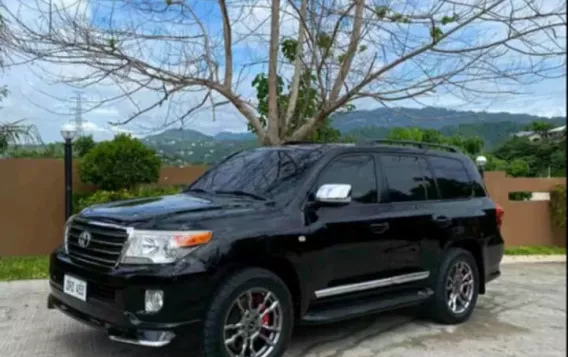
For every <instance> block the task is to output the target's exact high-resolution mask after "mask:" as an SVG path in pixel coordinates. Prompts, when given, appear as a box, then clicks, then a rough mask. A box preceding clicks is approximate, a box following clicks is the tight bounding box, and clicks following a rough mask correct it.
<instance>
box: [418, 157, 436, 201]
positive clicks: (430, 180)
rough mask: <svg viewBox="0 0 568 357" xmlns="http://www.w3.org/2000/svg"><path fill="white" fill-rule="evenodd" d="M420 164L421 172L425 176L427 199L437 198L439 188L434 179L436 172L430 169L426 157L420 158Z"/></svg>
mask: <svg viewBox="0 0 568 357" xmlns="http://www.w3.org/2000/svg"><path fill="white" fill-rule="evenodd" d="M418 164H419V166H420V172H421V173H422V176H423V177H424V181H423V184H424V187H426V199H428V200H435V199H438V198H439V197H438V190H437V189H436V182H435V180H434V174H433V173H432V170H430V166H429V165H428V162H427V161H426V159H424V158H418Z"/></svg>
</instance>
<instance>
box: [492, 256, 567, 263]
mask: <svg viewBox="0 0 568 357" xmlns="http://www.w3.org/2000/svg"><path fill="white" fill-rule="evenodd" d="M565 262H566V256H565V255H504V256H503V260H501V264H512V263H565Z"/></svg>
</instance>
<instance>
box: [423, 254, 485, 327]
mask: <svg viewBox="0 0 568 357" xmlns="http://www.w3.org/2000/svg"><path fill="white" fill-rule="evenodd" d="M478 293H479V272H478V267H477V264H476V262H475V258H474V257H473V256H472V255H471V253H470V252H468V251H467V250H464V249H459V248H452V249H450V250H449V251H448V253H447V254H446V256H445V258H444V260H443V261H442V264H441V266H440V271H439V273H438V276H437V277H436V281H435V282H434V297H433V300H432V302H431V304H430V306H429V313H430V316H431V317H432V318H433V319H435V320H437V321H438V322H441V323H445V324H459V323H462V322H465V321H466V320H468V319H469V317H470V316H471V314H472V312H473V309H474V308H475V305H476V303H477V297H478Z"/></svg>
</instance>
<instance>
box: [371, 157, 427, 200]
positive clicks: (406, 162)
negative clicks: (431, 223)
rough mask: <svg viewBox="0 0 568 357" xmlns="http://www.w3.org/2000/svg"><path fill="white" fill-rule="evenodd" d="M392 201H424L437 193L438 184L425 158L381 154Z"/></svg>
mask: <svg viewBox="0 0 568 357" xmlns="http://www.w3.org/2000/svg"><path fill="white" fill-rule="evenodd" d="M381 164H382V169H383V172H384V175H385V178H386V181H387V185H388V197H389V201H390V202H408V201H424V200H427V199H432V198H434V197H432V196H435V195H436V186H435V185H434V181H433V178H432V175H431V174H430V173H429V170H428V169H427V163H426V161H425V160H424V159H423V158H418V157H415V156H403V155H381Z"/></svg>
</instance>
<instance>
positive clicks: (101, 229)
mask: <svg viewBox="0 0 568 357" xmlns="http://www.w3.org/2000/svg"><path fill="white" fill-rule="evenodd" d="M83 232H88V233H90V235H91V239H90V241H89V242H88V244H87V245H86V246H84V247H82V246H81V244H80V242H79V236H80V235H81V233H83ZM127 238H128V233H127V232H126V229H125V228H121V227H118V226H114V225H110V224H105V223H98V222H91V221H83V220H80V219H77V218H75V219H74V220H73V221H72V222H71V223H70V225H69V230H68V237H67V249H68V253H69V257H70V258H71V259H72V260H73V261H75V262H76V263H78V264H84V265H88V266H90V267H96V268H99V269H110V268H112V267H114V266H115V265H116V263H117V261H118V259H119V257H120V253H121V251H122V247H123V246H124V243H125V242H126V239H127Z"/></svg>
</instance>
